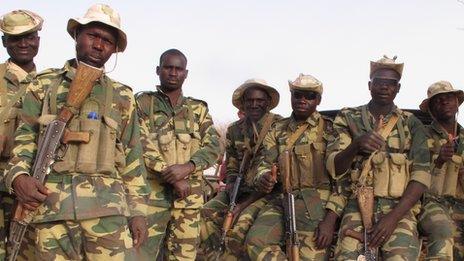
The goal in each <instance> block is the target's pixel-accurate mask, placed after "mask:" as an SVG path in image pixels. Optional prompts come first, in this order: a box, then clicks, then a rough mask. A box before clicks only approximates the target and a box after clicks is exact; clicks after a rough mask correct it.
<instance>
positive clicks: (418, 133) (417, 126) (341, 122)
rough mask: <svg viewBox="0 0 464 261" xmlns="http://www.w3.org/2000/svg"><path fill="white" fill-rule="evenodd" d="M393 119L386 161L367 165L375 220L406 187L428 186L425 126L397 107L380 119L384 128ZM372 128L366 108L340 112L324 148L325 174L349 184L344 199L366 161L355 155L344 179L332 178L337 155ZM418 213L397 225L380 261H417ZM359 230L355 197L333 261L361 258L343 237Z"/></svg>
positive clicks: (352, 243) (357, 248) (357, 249)
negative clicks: (348, 231) (331, 138)
mask: <svg viewBox="0 0 464 261" xmlns="http://www.w3.org/2000/svg"><path fill="white" fill-rule="evenodd" d="M393 114H396V115H397V116H398V121H397V123H396V126H395V127H394V128H393V130H392V131H391V132H390V134H389V135H388V137H387V139H386V145H387V149H386V151H387V152H388V157H387V156H386V155H385V154H382V153H378V154H377V155H378V157H376V158H377V159H376V160H374V159H373V161H372V162H373V165H374V166H373V175H374V181H373V182H374V184H373V186H374V195H375V204H374V216H375V217H377V219H378V218H379V217H380V216H381V215H385V214H387V213H389V212H390V211H391V210H392V209H393V208H394V207H395V205H396V204H397V203H398V201H399V199H400V198H401V195H402V193H403V192H404V189H405V188H406V186H407V185H408V183H409V182H410V181H413V180H414V181H417V182H419V183H421V184H423V185H425V186H427V187H429V186H430V173H429V153H428V150H427V144H426V142H427V140H426V135H425V131H424V126H423V125H422V123H421V122H420V121H419V120H418V119H417V118H416V117H415V116H414V115H412V114H411V113H408V112H404V111H402V110H400V109H398V108H396V107H395V108H394V109H393V110H392V112H390V113H389V114H388V115H386V116H385V118H384V119H385V122H388V120H389V119H390V118H391V117H392V115H393ZM373 126H374V118H373V116H372V115H371V114H370V112H369V110H368V105H363V106H360V107H356V108H344V109H342V110H341V111H340V112H339V114H338V115H337V117H336V118H335V120H334V129H335V131H336V132H337V133H338V138H337V139H335V140H334V141H333V142H331V143H330V144H329V147H328V150H327V154H328V155H329V156H328V159H327V168H328V170H329V172H330V174H331V175H332V176H333V177H334V178H336V179H343V178H348V179H350V180H351V184H352V186H351V188H348V191H347V192H348V194H350V191H351V192H352V191H353V190H354V188H355V187H356V184H357V182H358V177H359V173H360V169H361V166H360V164H362V162H363V161H365V160H366V159H367V156H361V155H357V156H356V157H355V159H354V160H353V164H352V167H351V169H349V170H348V171H347V172H346V173H344V174H343V175H336V174H335V164H334V158H335V156H336V155H337V153H339V152H340V151H342V150H344V149H346V148H347V147H348V145H350V143H351V142H352V139H353V138H354V137H357V136H358V135H362V134H364V133H367V132H369V131H372V130H373ZM389 161H390V162H389ZM383 164H387V167H386V168H389V167H388V166H389V165H388V164H390V166H391V167H390V169H384V168H385V165H383ZM405 173H407V174H405ZM385 174H386V175H387V177H385ZM395 174H396V175H395ZM388 175H390V177H388ZM418 212H419V204H417V205H416V206H415V207H413V208H412V209H411V210H410V211H409V212H408V213H407V214H406V216H405V217H404V218H403V219H401V220H400V221H399V223H398V226H397V228H396V229H395V230H394V232H393V234H392V236H391V237H390V239H389V240H388V241H387V242H386V243H384V244H383V245H382V246H381V249H380V250H381V251H380V253H381V256H382V257H383V258H384V259H385V260H416V259H417V257H418V255H419V247H420V243H419V239H418V232H417V219H416V216H417V214H418ZM362 228H363V227H362V222H361V216H360V213H359V209H358V204H357V201H356V196H355V195H354V194H351V196H350V199H349V201H348V203H347V205H346V207H345V210H344V215H343V218H342V221H341V226H340V234H339V238H338V243H337V248H336V253H335V258H336V259H337V260H356V259H357V257H358V256H359V255H360V254H361V251H362V249H363V245H362V244H361V243H360V242H359V241H358V240H356V239H354V238H351V237H347V236H344V233H343V232H344V231H345V230H346V229H353V230H355V231H361V230H362Z"/></svg>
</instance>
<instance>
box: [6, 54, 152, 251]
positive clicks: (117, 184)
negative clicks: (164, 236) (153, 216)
mask: <svg viewBox="0 0 464 261" xmlns="http://www.w3.org/2000/svg"><path fill="white" fill-rule="evenodd" d="M75 72H76V69H75V68H73V67H72V66H71V65H70V62H69V61H68V62H66V64H65V65H64V67H63V68H61V69H49V70H46V71H44V72H42V73H41V74H39V75H38V76H37V83H36V84H34V85H33V86H32V87H31V88H30V89H29V90H28V91H27V92H26V95H25V97H24V101H23V107H22V113H23V118H22V119H23V121H22V122H21V124H20V125H19V127H18V129H17V131H16V136H15V149H14V150H13V158H12V159H11V161H10V163H9V166H8V170H9V171H8V172H7V173H6V176H5V184H6V187H7V189H8V190H9V191H12V182H13V180H14V178H16V177H17V176H19V175H24V174H26V175H30V173H31V166H32V164H33V159H34V158H35V156H36V152H37V140H39V139H40V138H41V137H42V134H43V130H44V127H45V126H46V125H47V124H48V123H49V122H51V120H52V119H54V118H56V115H57V114H58V113H59V111H60V109H61V108H62V107H63V105H64V104H65V101H66V97H67V94H68V91H69V86H70V83H71V82H72V81H73V79H74V77H75ZM92 114H93V115H94V116H95V114H96V117H90V116H91V115H92ZM37 118H38V120H37ZM68 128H69V130H70V131H83V132H89V133H91V135H90V141H89V142H88V143H82V142H72V143H68V144H61V146H60V147H59V149H58V156H57V159H56V161H55V163H54V164H53V165H52V168H51V173H50V174H49V175H48V176H47V180H46V183H45V186H46V187H47V189H48V191H49V195H48V197H47V198H46V200H45V202H44V203H43V204H41V205H40V206H39V208H38V210H37V215H36V216H35V217H34V219H33V223H34V224H33V226H34V227H35V229H36V232H37V238H36V242H37V245H36V251H35V254H36V257H37V258H38V259H40V260H45V259H48V260H80V259H84V258H85V259H88V260H102V259H105V260H109V259H112V260H125V259H130V258H135V257H134V256H133V255H134V254H135V251H134V249H133V248H132V238H131V235H130V232H129V228H128V224H127V218H128V217H133V216H143V215H145V214H146V204H145V199H144V196H146V195H148V194H149V192H150V189H149V187H148V184H147V182H146V180H145V177H144V175H145V173H146V171H145V168H144V164H143V162H142V147H141V145H140V132H139V125H138V117H137V114H136V109H135V99H134V96H133V94H132V90H131V89H130V88H129V87H128V86H126V85H123V84H120V83H118V82H115V81H113V80H111V79H110V78H108V77H107V76H106V75H105V74H103V75H102V76H101V77H100V78H99V79H98V80H97V82H95V84H94V86H93V88H92V91H91V93H90V96H89V97H88V98H87V99H86V100H85V101H84V103H83V105H82V107H81V108H80V110H79V111H78V112H77V113H76V114H75V115H74V116H73V118H72V119H71V121H70V122H69V124H68Z"/></svg>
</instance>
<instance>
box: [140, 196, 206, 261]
mask: <svg viewBox="0 0 464 261" xmlns="http://www.w3.org/2000/svg"><path fill="white" fill-rule="evenodd" d="M199 220H200V210H199V209H175V208H168V207H158V206H154V205H150V204H149V206H148V215H147V222H148V241H147V242H146V243H145V244H144V245H143V246H142V251H141V252H142V253H143V254H142V255H143V256H146V257H147V258H148V259H146V260H155V258H156V257H159V258H161V256H162V257H163V260H195V258H196V255H197V248H198V245H199V238H200V226H199V222H200V221H199Z"/></svg>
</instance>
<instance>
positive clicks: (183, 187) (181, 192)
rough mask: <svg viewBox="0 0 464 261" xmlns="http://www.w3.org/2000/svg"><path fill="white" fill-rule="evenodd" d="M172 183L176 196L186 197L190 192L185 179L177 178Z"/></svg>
mask: <svg viewBox="0 0 464 261" xmlns="http://www.w3.org/2000/svg"><path fill="white" fill-rule="evenodd" d="M172 185H173V186H174V189H175V191H176V194H177V196H178V197H179V198H181V199H182V198H186V197H188V196H189V195H190V193H191V191H190V184H189V183H188V181H187V180H185V179H183V180H179V181H177V182H175V183H174V184H172Z"/></svg>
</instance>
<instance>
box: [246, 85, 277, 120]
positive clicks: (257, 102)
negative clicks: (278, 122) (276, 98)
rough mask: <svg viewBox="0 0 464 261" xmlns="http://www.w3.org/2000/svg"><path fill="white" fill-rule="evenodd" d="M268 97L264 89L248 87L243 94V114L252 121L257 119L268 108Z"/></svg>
mask: <svg viewBox="0 0 464 261" xmlns="http://www.w3.org/2000/svg"><path fill="white" fill-rule="evenodd" d="M270 100H271V99H270V97H269V96H268V95H267V93H266V92H265V91H264V90H261V89H258V88H253V89H248V90H247V91H246V92H245V93H244V95H243V109H244V112H245V115H246V116H247V117H248V118H249V119H250V120H251V121H253V122H257V121H259V120H260V119H261V118H262V117H263V116H264V114H266V112H267V110H268V108H269V102H270Z"/></svg>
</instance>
